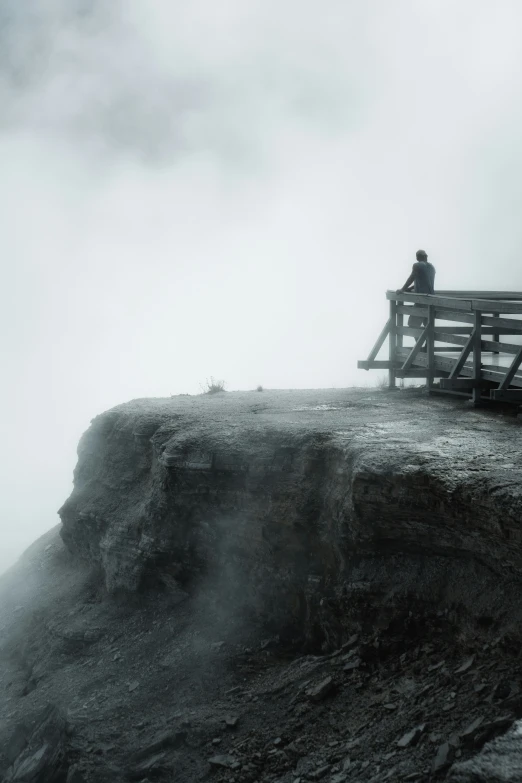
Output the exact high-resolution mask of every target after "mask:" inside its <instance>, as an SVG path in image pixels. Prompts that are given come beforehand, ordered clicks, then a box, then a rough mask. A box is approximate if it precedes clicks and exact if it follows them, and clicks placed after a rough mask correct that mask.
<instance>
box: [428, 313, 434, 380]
mask: <svg viewBox="0 0 522 783" xmlns="http://www.w3.org/2000/svg"><path fill="white" fill-rule="evenodd" d="M434 330H435V307H434V306H433V305H429V306H428V325H427V326H426V347H427V349H428V372H429V375H428V379H427V381H426V385H427V387H428V391H429V390H430V389H431V387H432V386H433V370H434V366H435V331H434Z"/></svg>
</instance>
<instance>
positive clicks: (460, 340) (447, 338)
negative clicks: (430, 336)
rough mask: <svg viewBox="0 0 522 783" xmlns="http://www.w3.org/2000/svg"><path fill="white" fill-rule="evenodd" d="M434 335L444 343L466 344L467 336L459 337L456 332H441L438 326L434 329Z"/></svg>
mask: <svg viewBox="0 0 522 783" xmlns="http://www.w3.org/2000/svg"><path fill="white" fill-rule="evenodd" d="M434 335H435V337H436V339H437V340H439V341H442V342H444V343H454V344H456V345H466V343H467V342H468V339H469V338H467V337H461V336H460V335H458V334H448V333H447V332H441V331H439V328H438V327H437V328H436V329H435V331H434Z"/></svg>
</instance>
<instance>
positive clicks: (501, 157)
mask: <svg viewBox="0 0 522 783" xmlns="http://www.w3.org/2000/svg"><path fill="white" fill-rule="evenodd" d="M521 29H522V3H520V0H496V2H494V3H493V2H491V0H351V1H350V0H328V2H319V0H220V2H216V0H191V2H190V3H186V2H181V0H111V2H110V3H109V2H106V1H105V0H99V1H98V2H96V0H38V1H37V0H24V1H23V2H21V0H3V2H2V5H1V6H0V107H1V108H0V167H1V177H0V215H1V222H0V225H1V230H0V249H1V262H2V300H3V301H2V308H1V311H0V312H1V315H0V317H1V319H2V323H1V334H2V341H3V345H2V348H3V350H2V365H3V366H2V374H3V378H4V383H3V386H2V391H1V394H2V398H3V407H2V411H3V415H4V435H3V438H2V445H3V449H2V454H3V458H2V466H1V468H2V469H1V474H0V475H1V485H0V493H1V503H2V517H1V522H2V532H3V537H2V545H3V547H4V549H3V551H2V552H0V570H1V569H2V568H3V567H5V566H6V565H7V564H8V563H10V562H11V561H12V560H13V559H14V557H15V556H16V555H18V554H19V552H20V551H21V550H22V549H23V548H24V547H25V546H26V545H27V544H28V543H30V542H31V541H32V540H33V539H34V538H35V537H36V536H37V535H39V534H41V533H43V532H44V531H45V530H47V529H48V528H49V527H51V526H52V525H54V524H55V523H56V522H57V521H58V519H57V516H56V510H57V509H58V507H59V506H60V505H61V503H62V502H63V501H64V500H65V498H66V497H67V495H68V494H69V492H70V489H71V478H72V470H73V468H74V465H75V461H76V444H77V441H78V438H79V437H80V435H81V434H82V432H83V431H84V430H85V429H86V428H87V426H88V424H89V421H90V419H91V418H93V417H94V416H95V415H96V414H97V413H99V412H101V411H103V410H105V409H107V408H109V407H111V406H113V405H115V404H118V403H120V402H123V401H125V400H129V399H132V398H135V397H145V396H168V395H170V394H176V393H180V392H182V393H183V392H189V393H198V392H199V391H200V385H201V384H204V382H205V380H206V379H207V378H210V376H214V377H216V378H220V379H221V378H222V379H224V380H225V381H226V383H227V388H228V389H231V390H232V389H250V388H254V387H255V386H257V385H258V384H263V385H264V386H265V387H268V388H298V387H305V388H310V387H332V386H335V387H340V388H342V387H346V386H350V385H354V384H357V383H367V382H372V379H369V377H368V374H366V373H363V372H360V371H357V369H356V362H357V359H358V358H365V355H366V354H367V353H368V350H369V348H370V347H371V344H372V343H373V342H374V340H375V337H376V335H377V333H378V332H379V330H380V328H381V326H382V324H383V322H384V320H385V317H386V303H385V298H384V292H385V290H386V289H387V288H390V287H391V288H396V287H399V286H401V285H402V284H403V283H404V281H405V279H406V277H407V275H408V273H409V271H410V266H411V263H412V261H413V260H414V253H415V251H416V250H417V249H418V248H419V247H423V248H425V249H426V251H427V252H428V255H429V258H430V260H431V261H432V262H433V263H434V264H435V266H436V268H437V281H436V282H437V286H438V287H439V288H496V289H518V290H520V289H522V272H521V271H520V263H519V254H520V247H521V240H522V237H521V233H522V220H521V217H520V207H521V201H522V197H521V187H520V182H521V175H522V146H521V144H520V138H521V137H522V100H521V88H522V47H521V46H520V40H519V35H520V30H521Z"/></svg>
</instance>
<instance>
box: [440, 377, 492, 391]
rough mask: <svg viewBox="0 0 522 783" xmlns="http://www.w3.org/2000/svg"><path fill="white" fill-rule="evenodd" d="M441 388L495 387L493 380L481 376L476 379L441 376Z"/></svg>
mask: <svg viewBox="0 0 522 783" xmlns="http://www.w3.org/2000/svg"><path fill="white" fill-rule="evenodd" d="M440 384H441V388H443V389H462V390H463V389H476V388H477V387H478V388H479V389H491V388H494V387H496V383H495V381H486V380H484V378H481V379H480V381H476V380H475V378H441V380H440Z"/></svg>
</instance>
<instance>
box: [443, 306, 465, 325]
mask: <svg viewBox="0 0 522 783" xmlns="http://www.w3.org/2000/svg"><path fill="white" fill-rule="evenodd" d="M436 317H437V318H438V319H439V320H441V321H461V322H462V323H465V324H471V325H473V323H474V319H473V314H472V313H471V311H470V312H469V313H468V312H466V311H464V310H446V309H445V308H444V307H440V308H439V307H437V311H436Z"/></svg>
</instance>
